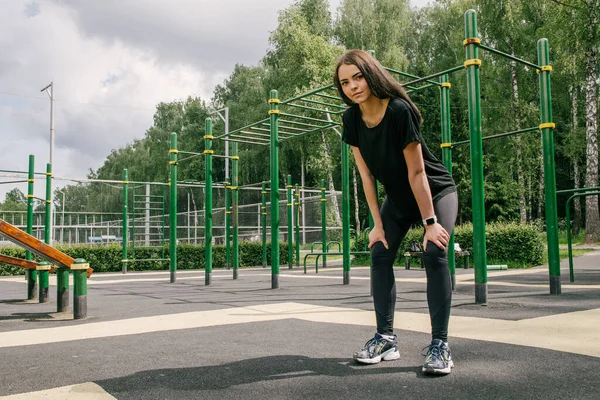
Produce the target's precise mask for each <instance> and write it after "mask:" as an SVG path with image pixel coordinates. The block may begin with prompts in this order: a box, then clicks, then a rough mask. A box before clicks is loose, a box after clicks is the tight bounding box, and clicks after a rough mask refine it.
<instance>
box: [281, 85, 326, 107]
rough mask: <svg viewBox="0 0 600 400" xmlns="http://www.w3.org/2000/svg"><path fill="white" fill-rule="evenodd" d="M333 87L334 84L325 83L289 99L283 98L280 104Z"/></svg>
mask: <svg viewBox="0 0 600 400" xmlns="http://www.w3.org/2000/svg"><path fill="white" fill-rule="evenodd" d="M333 87H334V86H333V84H329V85H327V86H322V87H320V88H317V89H314V90H311V91H309V92H306V93H303V94H301V95H299V96H296V97H292V98H291V99H287V100H285V101H282V102H281V104H282V105H283V104H288V103H290V102H292V101H296V100H298V99H301V98H303V97H306V96H310V95H313V94H316V93H318V92H321V91H323V90H327V89H331V88H333Z"/></svg>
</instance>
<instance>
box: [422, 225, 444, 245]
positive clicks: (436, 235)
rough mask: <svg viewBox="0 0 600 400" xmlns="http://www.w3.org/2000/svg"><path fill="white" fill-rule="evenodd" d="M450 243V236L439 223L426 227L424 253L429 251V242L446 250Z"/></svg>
mask: <svg viewBox="0 0 600 400" xmlns="http://www.w3.org/2000/svg"><path fill="white" fill-rule="evenodd" d="M449 241H450V235H449V234H448V232H446V230H445V229H444V227H443V226H442V225H440V224H439V223H437V222H436V223H435V224H433V225H427V226H426V227H425V236H424V237H423V251H425V250H426V249H427V242H431V243H433V244H435V245H436V246H437V247H439V248H440V249H442V250H446V247H447V246H448V242H449Z"/></svg>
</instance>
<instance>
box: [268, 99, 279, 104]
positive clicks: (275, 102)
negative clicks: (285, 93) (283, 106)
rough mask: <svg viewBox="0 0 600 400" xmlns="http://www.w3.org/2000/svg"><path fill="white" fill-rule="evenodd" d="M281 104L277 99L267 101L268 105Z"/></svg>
mask: <svg viewBox="0 0 600 400" xmlns="http://www.w3.org/2000/svg"><path fill="white" fill-rule="evenodd" d="M279 103H281V100H279V99H269V104H279Z"/></svg>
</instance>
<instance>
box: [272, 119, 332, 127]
mask: <svg viewBox="0 0 600 400" xmlns="http://www.w3.org/2000/svg"><path fill="white" fill-rule="evenodd" d="M279 122H283V123H285V124H293V125H298V126H309V127H311V128H316V127H317V126H319V125H315V124H307V123H306V122H298V121H289V120H285V119H280V120H279ZM327 122H329V121H327ZM267 125H268V124H267Z"/></svg>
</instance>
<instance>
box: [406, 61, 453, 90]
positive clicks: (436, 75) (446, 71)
mask: <svg viewBox="0 0 600 400" xmlns="http://www.w3.org/2000/svg"><path fill="white" fill-rule="evenodd" d="M461 69H465V66H464V65H460V66H458V67H454V68H450V69H447V70H445V71H442V72H437V73H435V74H432V75H429V76H426V77H424V78H420V79H415V80H414V81H411V82H408V83H406V84H402V86H407V85H414V84H415V83H419V82H423V81H427V82H429V79H432V78H437V77H438V76H442V75H446V74H450V73H452V72H456V71H459V70H461ZM433 82H435V81H433ZM429 83H431V82H429ZM435 84H436V85H439V82H435Z"/></svg>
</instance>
